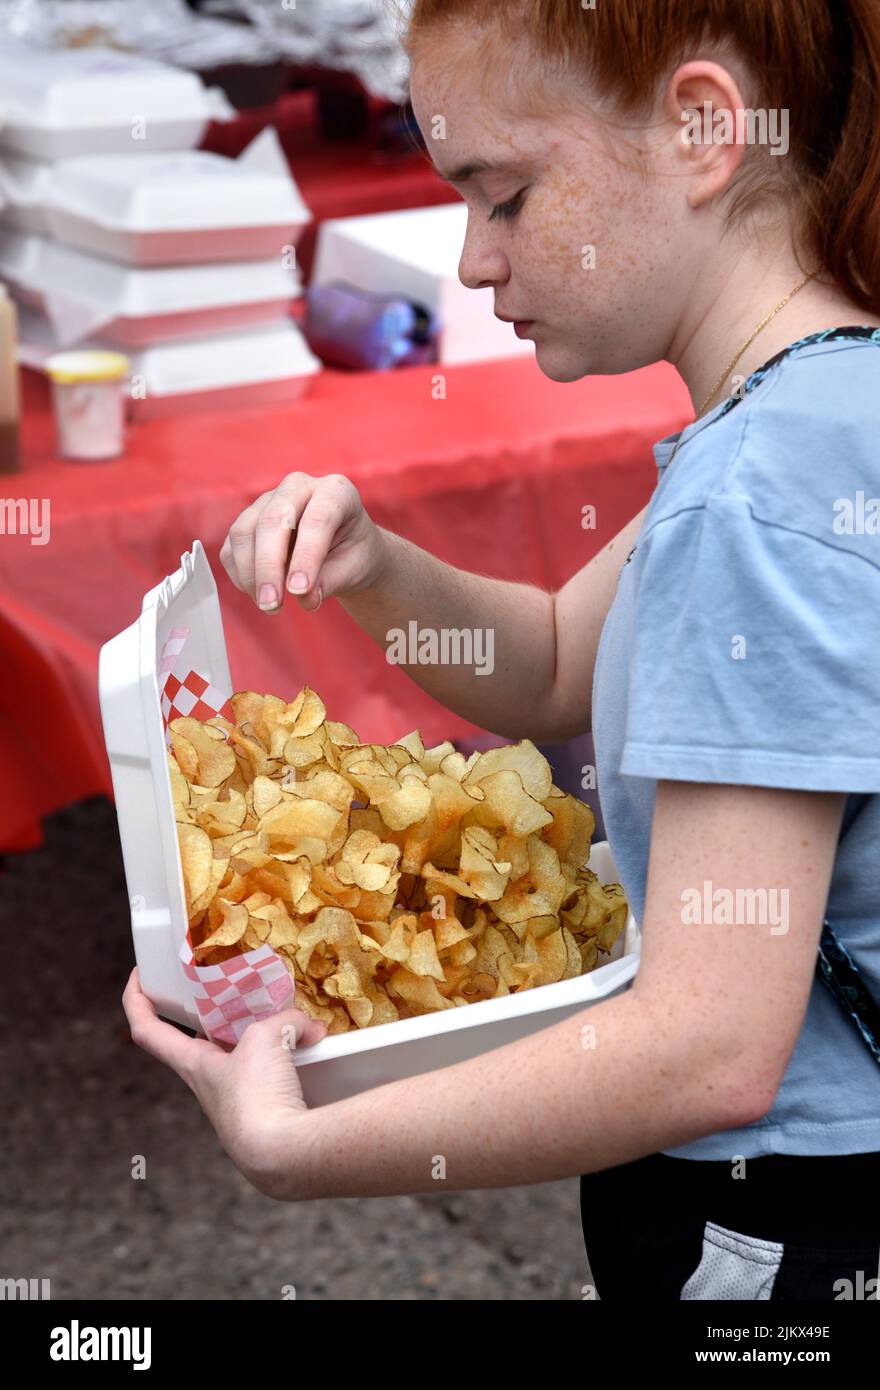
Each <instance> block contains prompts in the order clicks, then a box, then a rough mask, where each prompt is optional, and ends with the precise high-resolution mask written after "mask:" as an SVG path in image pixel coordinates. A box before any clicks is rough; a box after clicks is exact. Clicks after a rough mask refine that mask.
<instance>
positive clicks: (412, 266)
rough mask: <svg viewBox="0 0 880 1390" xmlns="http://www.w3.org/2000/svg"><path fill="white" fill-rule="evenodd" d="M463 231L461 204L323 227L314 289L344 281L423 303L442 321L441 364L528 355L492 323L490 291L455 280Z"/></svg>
mask: <svg viewBox="0 0 880 1390" xmlns="http://www.w3.org/2000/svg"><path fill="white" fill-rule="evenodd" d="M466 228H467V207H466V205H465V204H464V203H447V204H444V205H443V206H441V207H429V208H413V209H409V210H406V211H403V212H379V213H371V214H369V215H367V216H365V217H340V218H336V219H332V220H329V221H327V222H322V224H321V226H320V228H319V230H318V244H317V248H316V255H315V265H314V271H313V274H312V278H311V283H312V284H314V285H325V284H328V283H330V282H331V281H333V280H344V281H346V282H347V283H348V284H351V285H356V286H357V287H358V288H359V289H362V290H368V291H370V292H373V293H382V294H399V295H403V296H405V297H406V298H407V299H413V300H415V301H416V302H417V303H420V304H424V305H425V306H426V307H427V308H428V309H430V310H432V312H433V313H435V314H437V315H438V316H439V319H440V324H441V331H440V338H439V345H438V346H439V360H440V361H441V362H448V363H450V364H453V363H457V362H483V361H487V360H488V359H490V358H496V357H527V356H529V355H533V354H534V351H535V345H534V343H533V342H532V341H531V339H529V338H518V337H517V336H516V334H515V333H514V331H513V324H510V323H503V322H502V321H501V320H500V319H497V318H496V317H495V296H494V292H493V290H492V289H491V288H486V289H483V290H470V289H467V288H466V287H465V286H464V285H463V284H462V283H461V281H460V280H459V278H458V265H459V261H460V260H461V253H462V249H463V246H464V237H465V231H466Z"/></svg>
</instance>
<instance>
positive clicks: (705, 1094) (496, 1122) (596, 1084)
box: [272, 991, 756, 1201]
mask: <svg viewBox="0 0 880 1390" xmlns="http://www.w3.org/2000/svg"><path fill="white" fill-rule="evenodd" d="M655 1015H656V1016H655ZM585 1028H586V1029H587V1030H588V1031H587V1032H584V1029H585ZM590 1029H592V1030H594V1032H590V1031H589V1030H590ZM722 1041H723V1040H721V1039H719V1038H714V1037H713V1038H712V1039H711V1040H709V1039H705V1038H703V1037H702V1036H700V1037H696V1036H695V1033H694V1030H693V1029H692V1028H688V1027H682V1028H677V1027H671V1026H670V1015H669V1011H668V1010H666V1011H660V1010H655V1009H654V1008H653V1007H651V1006H650V1004H646V1002H645V1000H644V999H643V998H640V997H639V996H638V994H636V993H634V992H633V991H629V992H627V993H626V994H623V995H619V996H617V997H615V998H613V999H610V1000H607V1001H605V1002H604V1003H602V1004H597V1005H594V1006H593V1007H592V1008H590V1009H588V1010H585V1011H582V1012H580V1013H578V1014H575V1015H573V1016H572V1017H571V1018H570V1019H567V1020H565V1021H563V1022H562V1023H558V1024H555V1025H554V1026H553V1027H551V1028H548V1029H544V1030H543V1031H541V1032H539V1033H534V1034H532V1035H530V1036H529V1037H526V1038H523V1039H520V1040H519V1041H518V1042H516V1043H511V1044H509V1045H507V1046H506V1047H503V1048H498V1049H496V1050H495V1051H493V1052H488V1053H484V1054H482V1055H481V1056H479V1057H474V1058H470V1059H468V1060H467V1061H465V1062H459V1063H457V1064H456V1065H454V1066H451V1067H446V1068H443V1069H441V1070H439V1071H436V1072H430V1073H427V1074H424V1075H421V1076H416V1077H412V1078H409V1079H407V1080H404V1081H396V1082H393V1083H391V1084H388V1085H385V1086H380V1087H377V1088H374V1089H372V1090H369V1091H365V1092H362V1093H361V1094H360V1095H357V1096H352V1097H351V1098H350V1099H348V1100H344V1101H338V1102H336V1103H335V1104H332V1105H327V1106H320V1107H317V1108H315V1109H313V1110H311V1111H309V1113H308V1117H307V1118H305V1117H302V1118H300V1120H299V1121H298V1122H297V1124H296V1125H295V1127H292V1128H291V1134H290V1140H289V1157H288V1159H287V1163H286V1164H285V1159H284V1154H283V1152H282V1153H280V1154H279V1158H278V1175H277V1180H276V1184H275V1188H274V1189H273V1191H272V1195H273V1196H277V1197H279V1198H281V1199H286V1200H294V1201H296V1200H303V1199H312V1198H321V1197H331V1196H332V1197H380V1196H391V1195H395V1194H401V1195H402V1194H405V1193H414V1192H428V1191H437V1190H438V1188H444V1189H445V1190H446V1191H451V1192H457V1191H462V1190H465V1189H470V1188H481V1187H516V1186H521V1185H523V1184H528V1183H537V1182H550V1181H553V1180H555V1179H558V1178H566V1177H572V1176H574V1175H576V1174H579V1173H590V1172H595V1171H597V1170H599V1169H602V1168H606V1167H610V1166H612V1165H616V1164H620V1163H626V1162H628V1161H630V1160H631V1159H636V1158H640V1157H643V1156H644V1155H646V1154H649V1153H654V1152H656V1151H657V1150H658V1149H663V1148H669V1147H672V1146H674V1145H677V1144H682V1143H686V1142H688V1141H690V1140H693V1139H696V1138H699V1137H701V1136H702V1135H705V1134H712V1133H716V1132H717V1131H719V1130H723V1129H726V1128H731V1127H733V1126H736V1125H738V1124H743V1123H748V1122H750V1121H751V1120H753V1119H755V1118H756V1116H755V1115H751V1114H750V1115H749V1116H748V1117H747V1118H746V1117H744V1116H743V1112H742V1109H741V1108H738V1107H741V1102H738V1101H734V1100H733V1099H732V1096H733V1095H734V1094H735V1093H736V1087H734V1086H733V1085H732V1084H727V1083H726V1082H725V1079H724V1078H725V1068H726V1066H727V1065H728V1063H727V1062H726V1061H725V1060H724V1059H725V1058H729V1056H730V1055H731V1049H730V1048H729V1047H726V1048H725V1047H724V1046H723V1045H722ZM695 1057H697V1058H699V1064H698V1065H696V1066H695V1064H694V1058H695ZM738 1084H741V1077H740V1080H739V1083H738ZM284 1142H285V1143H286V1142H287V1141H286V1140H285V1141H284ZM289 1175H294V1176H289Z"/></svg>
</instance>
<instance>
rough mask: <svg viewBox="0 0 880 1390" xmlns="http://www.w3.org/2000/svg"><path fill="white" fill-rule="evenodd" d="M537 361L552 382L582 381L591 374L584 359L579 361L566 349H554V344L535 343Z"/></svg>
mask: <svg viewBox="0 0 880 1390" xmlns="http://www.w3.org/2000/svg"><path fill="white" fill-rule="evenodd" d="M535 361H536V362H537V364H538V366H539V367H540V369H541V371H542V372H543V373H544V376H546V377H549V379H550V380H551V381H559V382H566V381H580V380H581V378H582V377H585V376H589V374H590V372H589V369H588V368H587V367H585V366H584V363H583V360H582V359H578V358H577V357H576V356H575V354H574V353H567V352H566V351H565V349H564V348H560V347H558V346H557V347H556V348H554V347H553V344H552V343H547V342H545V343H543V344H542V343H540V342H536V343H535Z"/></svg>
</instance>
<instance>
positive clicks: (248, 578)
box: [221, 492, 272, 603]
mask: <svg viewBox="0 0 880 1390" xmlns="http://www.w3.org/2000/svg"><path fill="white" fill-rule="evenodd" d="M271 496H272V493H271V492H263V493H261V494H260V496H259V497H258V498H257V499H256V501H254V502H252V503H251V505H250V506H249V507H245V509H244V511H243V512H242V513H241V515H240V516H239V517H237V518H236V519H235V521H234V522H233V523H232V525H231V526H230V528H229V534H228V536H227V537H226V540H225V541H224V543H223V545H224V549H225V547H226V545H227V544H228V545H229V548H230V550H231V557H232V564H233V566H234V568H235V572H236V574H237V576H238V584H237V586H236V587H237V588H239V589H241V590H242V592H243V593H246V594H250V596H251V598H252V599H253V600H254V602H255V603H256V598H257V596H256V590H255V587H254V586H255V571H254V564H255V555H254V532H255V531H256V526H257V520H258V518H259V515H260V512H261V511H262V508H263V504H264V503H265V502H266V500H267V499H268V498H270V497H271ZM221 554H222V551H221ZM227 572H228V571H227ZM230 578H232V575H231V574H230Z"/></svg>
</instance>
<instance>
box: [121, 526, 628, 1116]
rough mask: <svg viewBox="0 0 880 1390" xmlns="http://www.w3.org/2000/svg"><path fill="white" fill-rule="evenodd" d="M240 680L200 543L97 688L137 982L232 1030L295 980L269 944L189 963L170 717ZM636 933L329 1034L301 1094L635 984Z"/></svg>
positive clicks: (190, 1020)
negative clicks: (520, 975) (553, 980)
mask: <svg viewBox="0 0 880 1390" xmlns="http://www.w3.org/2000/svg"><path fill="white" fill-rule="evenodd" d="M193 673H194V674H193ZM237 688H239V687H234V686H233V685H232V681H231V677H230V672H229V663H228V659H227V654H226V643H225V640H224V637H223V623H222V619H221V615H220V605H219V601H218V598H217V586H216V584H215V581H214V577H213V575H212V573H211V568H210V566H209V564H208V561H207V557H206V555H205V552H204V548H203V547H202V544H201V542H200V541H196V542H195V543H194V545H193V548H192V550H191V551H189V552H187V553H185V554H184V555H182V556H181V563H180V569H179V570H177V572H176V573H175V574H172V575H169V577H168V578H167V579H164V580H163V581H162V583H161V584H158V585H157V586H156V587H155V588H154V589H151V590H150V591H149V593H147V594H146V595H145V597H144V600H143V606H142V609H141V614H140V617H139V618H138V619H137V620H136V621H135V622H134V623H132V624H131V626H130V627H128V628H126V629H125V631H124V632H121V633H120V634H119V635H118V636H117V637H114V638H113V639H112V640H111V641H109V642H106V643H105V644H104V646H103V647H102V648H101V654H100V661H99V691H100V701H101V714H102V718H103V723H104V737H105V741H106V746H107V754H108V757H109V760H110V768H111V773H112V778H113V790H114V795H115V800H116V813H117V817H118V820H119V833H120V839H121V843H122V855H123V862H124V865H125V877H126V883H127V885H128V892H129V897H130V902H131V924H132V935H133V937H134V947H135V956H136V959H137V964H138V967H139V972H140V979H141V984H142V986H143V989H144V991H145V992H146V994H147V995H148V996H149V997H150V998H151V999H152V1000H153V1002H154V1004H155V1005H156V1008H157V1009H158V1011H159V1013H160V1014H162V1015H163V1016H164V1017H165V1018H169V1019H173V1020H174V1021H176V1022H178V1023H182V1024H185V1025H186V1026H187V1027H189V1028H191V1029H194V1030H195V1031H197V1032H198V1033H201V1034H205V1035H206V1036H210V1037H217V1038H222V1039H223V1040H225V1041H235V1040H236V1039H237V1038H238V1037H240V1036H241V1033H242V1032H243V1031H244V1029H245V1028H246V1027H247V1025H248V1023H249V1022H251V1021H252V1020H253V1019H257V1018H264V1017H267V1016H269V1015H271V1014H272V1013H275V1012H277V1011H278V1010H279V1009H280V1008H285V1007H288V1006H290V1005H291V1004H292V1003H295V999H294V988H293V980H292V977H291V976H290V974H289V972H288V970H287V968H286V966H285V965H284V963H283V962H282V961H281V959H280V957H279V956H278V955H277V954H276V953H275V952H274V951H272V950H271V948H270V947H268V946H264V947H261V948H260V949H259V950H257V951H251V952H248V953H247V954H245V955H242V956H239V957H236V958H235V959H234V960H230V961H226V962H225V963H224V964H223V965H217V966H195V965H194V964H193V961H192V952H191V950H190V948H189V945H188V940H187V936H188V922H187V914H186V904H185V898H184V886H183V873H182V868H181V862H180V854H179V851H178V842H177V828H176V824H175V820H174V807H173V803H172V798H171V783H170V779H169V776H168V768H167V744H166V721H167V719H168V718H175V717H176V716H177V715H178V714H191V715H193V716H194V717H196V718H209V717H210V716H211V714H213V713H215V712H217V711H221V710H222V711H224V712H225V713H226V715H227V717H229V716H230V713H231V711H230V709H229V708H227V707H226V701H227V700H228V697H229V696H230V695H231V694H233V693H234V690H235V689H237ZM242 688H243V687H242ZM589 865H590V868H591V869H592V870H593V871H594V872H595V873H596V874H597V875H598V876H599V878H600V879H601V880H602V882H604V883H611V882H617V881H618V880H617V872H616V869H615V866H614V861H613V859H612V856H611V852H610V849H609V846H608V845H607V843H605V842H600V843H599V844H594V845H593V846H592V849H591V853H590V861H589ZM640 945H641V938H640V932H639V928H638V926H637V924H636V922H635V919H634V917H633V915H632V913H630V915H629V918H628V921H627V924H626V927H625V929H624V931H623V933H621V936H620V937H619V938H618V940H617V942H616V943H615V946H614V949H613V950H612V951H611V953H610V956H609V961H608V963H607V964H606V965H602V966H599V967H597V968H596V969H595V970H593V971H591V972H589V973H588V974H586V975H580V976H577V977H576V978H574V979H569V980H562V981H560V982H558V983H557V984H550V985H541V986H538V987H536V988H534V989H529V990H524V991H520V992H519V993H515V994H508V995H505V996H504V997H502V998H500V999H486V1000H483V1001H481V1002H479V1003H475V1004H468V1005H465V1006H463V1007H460V1008H455V1009H448V1010H444V1011H442V1012H437V1013H428V1014H422V1015H420V1016H418V1017H414V1018H406V1019H400V1020H398V1021H397V1022H394V1023H383V1024H378V1025H376V1026H375V1027H373V1028H363V1029H357V1028H354V1029H352V1030H351V1031H350V1032H348V1033H341V1034H333V1035H332V1036H329V1037H325V1038H323V1039H322V1040H321V1041H320V1042H318V1043H315V1044H314V1045H313V1046H312V1047H307V1048H303V1049H301V1050H299V1051H297V1052H296V1054H295V1062H296V1066H297V1068H298V1070H299V1074H300V1082H301V1084H302V1088H303V1094H304V1096H305V1099H306V1101H307V1103H308V1104H309V1105H324V1104H327V1103H329V1102H331V1101H335V1100H342V1099H344V1098H345V1097H346V1096H350V1095H355V1094H356V1093H357V1092H359V1091H364V1090H368V1089H370V1087H372V1086H379V1085H382V1084H384V1083H385V1082H388V1081H397V1080H400V1079H401V1078H403V1077H406V1076H415V1075H418V1074H419V1073H420V1072H426V1071H432V1070H434V1069H436V1068H438V1067H444V1066H450V1065H451V1064H453V1063H455V1062H459V1061H463V1060H464V1059H465V1058H467V1057H473V1056H476V1055H478V1054H479V1053H482V1052H486V1051H489V1050H491V1049H492V1048H495V1047H502V1046H503V1045H505V1044H506V1043H509V1042H515V1041H516V1039H517V1038H521V1037H525V1036H526V1035H527V1034H529V1033H533V1032H537V1031H538V1030H540V1029H541V1028H547V1027H550V1026H551V1025H552V1024H554V1023H558V1022H560V1021H561V1020H562V1019H564V1018H567V1017H568V1016H570V1015H571V1014H574V1013H577V1012H578V1011H580V1010H582V1009H584V1008H585V1007H586V1006H587V1005H589V1004H592V1003H595V1002H596V1001H598V1000H600V999H605V998H608V997H609V996H610V995H612V994H615V993H617V992H618V991H619V990H621V989H623V988H624V987H625V986H626V985H628V984H629V983H630V981H631V980H632V979H633V977H634V975H635V973H636V970H637V968H638V960H639V950H640Z"/></svg>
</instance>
